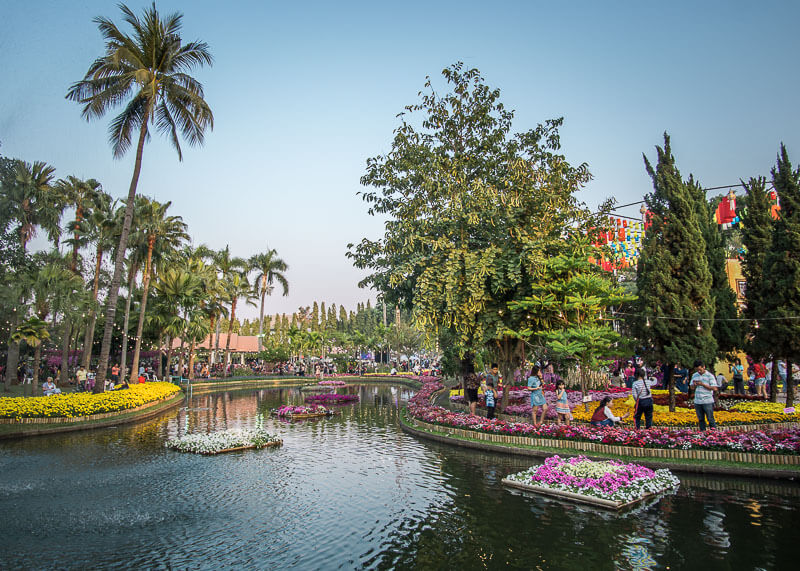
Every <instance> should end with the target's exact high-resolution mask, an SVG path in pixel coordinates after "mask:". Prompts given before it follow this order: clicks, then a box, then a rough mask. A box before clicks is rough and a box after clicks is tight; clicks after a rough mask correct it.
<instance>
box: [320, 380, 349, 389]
mask: <svg viewBox="0 0 800 571" xmlns="http://www.w3.org/2000/svg"><path fill="white" fill-rule="evenodd" d="M317 384H318V385H320V386H322V387H343V386H345V385H346V384H347V383H345V382H344V381H337V380H336V379H328V380H326V381H320V382H318V383H317Z"/></svg>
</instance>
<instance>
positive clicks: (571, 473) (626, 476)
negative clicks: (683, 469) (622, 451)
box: [506, 456, 680, 504]
mask: <svg viewBox="0 0 800 571" xmlns="http://www.w3.org/2000/svg"><path fill="white" fill-rule="evenodd" d="M506 479H507V480H510V481H512V482H518V483H520V484H526V485H529V486H535V487H538V488H545V489H548V490H554V491H558V492H569V493H572V494H579V495H582V496H591V497H595V498H600V499H603V500H609V501H614V502H619V503H622V504H626V503H630V502H635V501H637V500H640V499H642V498H644V497H647V496H650V495H653V494H658V493H661V492H664V491H667V490H671V489H675V488H677V487H678V486H679V485H680V481H679V480H678V478H677V477H675V476H674V475H673V474H672V472H670V471H669V470H665V469H662V470H655V471H653V470H651V469H650V468H647V467H645V466H641V465H639V464H626V463H623V462H617V461H615V460H610V461H600V462H597V461H592V460H589V459H588V458H586V457H584V456H578V457H575V458H570V459H568V460H565V459H562V458H561V457H559V456H551V457H550V458H547V459H546V460H545V461H544V464H542V465H540V466H532V467H531V468H529V469H528V470H524V471H522V472H517V473H516V474H511V475H510V476H507V477H506Z"/></svg>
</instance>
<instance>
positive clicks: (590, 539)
mask: <svg viewBox="0 0 800 571" xmlns="http://www.w3.org/2000/svg"><path fill="white" fill-rule="evenodd" d="M339 392H350V393H356V394H358V395H359V397H360V399H359V402H358V403H356V404H347V405H343V406H337V407H336V409H337V410H338V411H339V414H337V415H336V416H333V417H330V418H323V419H311V420H308V421H303V422H294V423H291V422H286V421H282V420H280V419H276V418H274V417H272V416H270V410H271V409H274V408H277V407H278V406H280V405H282V404H286V403H291V404H300V403H301V402H302V401H303V394H302V393H301V391H300V390H299V389H298V388H281V389H263V390H252V389H246V390H237V391H227V392H217V393H209V394H202V395H195V396H193V397H192V399H191V400H190V401H189V402H187V403H186V406H185V407H182V408H180V409H175V410H172V411H170V412H169V413H166V414H164V415H162V416H160V417H157V418H155V419H152V420H149V421H146V422H142V423H139V424H135V425H126V426H120V427H116V428H111V429H101V430H95V431H89V432H75V433H67V434H60V435H52V436H46V437H38V438H31V439H24V440H17V441H10V442H3V443H2V444H0V474H2V480H0V513H3V514H14V515H13V517H5V518H4V526H3V527H4V529H3V544H4V546H3V548H2V549H1V550H0V567H2V568H37V569H39V568H45V569H46V568H85V567H107V566H114V567H125V568H142V567H144V568H151V567H155V566H160V567H173V568H185V567H191V568H200V569H203V568H209V569H211V568H219V567H243V568H290V569H292V568H294V569H338V568H345V569H350V568H374V569H395V568H397V569H401V568H403V569H406V568H407V569H413V568H416V569H452V568H463V569H485V568H499V567H507V566H508V567H512V568H523V569H533V568H541V569H585V568H587V567H594V568H598V569H647V568H662V569H663V568H667V567H670V568H676V569H679V568H693V567H696V566H697V564H698V562H702V566H703V567H704V568H707V569H709V570H711V569H738V568H742V569H755V568H761V569H783V568H787V567H794V549H793V544H792V538H793V535H795V534H796V521H797V519H798V504H799V500H800V486H797V484H791V483H790V484H782V483H778V482H763V481H759V480H745V479H735V478H719V477H702V476H692V477H682V478H681V480H682V485H681V488H680V489H679V490H678V491H677V492H676V493H674V494H672V495H667V496H664V497H662V498H658V499H656V500H654V501H651V502H649V503H647V504H644V505H641V506H639V507H638V508H636V509H633V510H631V511H628V512H625V513H622V514H616V513H612V512H608V511H604V510H599V509H596V508H591V507H586V506H580V505H575V504H569V503H564V502H561V501H558V500H555V499H549V498H544V497H539V496H532V495H527V494H521V493H517V492H513V491H510V490H508V489H505V488H504V487H503V486H502V485H501V483H500V480H501V479H502V478H503V477H504V476H506V475H508V474H510V473H512V472H516V471H518V470H521V469H524V468H527V467H528V466H530V465H531V463H535V460H531V459H524V458H520V457H514V456H503V455H499V454H493V453H485V452H477V451H472V450H462V449H460V448H456V447H452V446H447V445H445V444H439V443H433V442H429V441H424V440H419V439H417V438H415V437H412V436H409V435H407V434H405V433H403V432H402V431H401V430H400V428H399V422H398V414H399V409H400V407H401V406H402V405H403V404H404V403H405V401H406V400H407V399H408V398H409V396H410V395H411V392H410V391H409V390H408V389H406V388H393V387H388V386H383V385H381V386H375V385H365V386H359V387H348V388H345V389H339ZM236 426H248V427H249V426H262V427H264V428H266V429H267V430H269V431H270V432H277V433H279V434H280V435H281V437H282V438H283V440H284V446H283V447H281V448H277V449H265V450H260V451H243V452H234V453H231V454H227V455H219V456H211V457H203V456H196V455H192V454H181V453H176V452H173V451H170V450H166V449H165V448H164V446H163V443H164V441H165V440H166V439H167V438H169V437H172V436H175V435H180V434H185V433H194V432H208V431H213V430H217V429H222V428H232V427H236Z"/></svg>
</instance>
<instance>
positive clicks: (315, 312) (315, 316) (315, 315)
mask: <svg viewBox="0 0 800 571" xmlns="http://www.w3.org/2000/svg"><path fill="white" fill-rule="evenodd" d="M311 329H312V331H319V304H318V303H317V302H316V301H315V302H314V305H312V306H311Z"/></svg>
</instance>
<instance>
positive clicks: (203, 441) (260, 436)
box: [164, 428, 283, 454]
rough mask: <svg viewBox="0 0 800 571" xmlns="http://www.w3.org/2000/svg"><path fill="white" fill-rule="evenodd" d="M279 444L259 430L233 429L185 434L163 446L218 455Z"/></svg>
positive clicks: (274, 437) (279, 440) (275, 438)
mask: <svg viewBox="0 0 800 571" xmlns="http://www.w3.org/2000/svg"><path fill="white" fill-rule="evenodd" d="M281 444H283V440H281V439H280V438H278V437H277V436H276V435H274V434H270V433H269V432H267V431H266V430H263V429H261V428H257V429H254V430H247V429H241V428H234V429H231V430H220V431H218V432H212V433H211V434H201V433H198V434H187V435H186V436H181V437H180V438H170V439H169V440H167V441H166V442H165V443H164V446H166V447H167V448H172V449H173V450H180V451H181V452H194V453H195V454H220V453H221V452H232V451H234V450H247V449H250V448H266V447H268V446H280V445H281Z"/></svg>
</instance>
